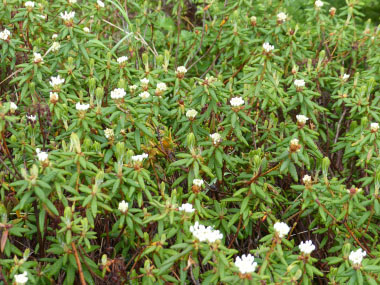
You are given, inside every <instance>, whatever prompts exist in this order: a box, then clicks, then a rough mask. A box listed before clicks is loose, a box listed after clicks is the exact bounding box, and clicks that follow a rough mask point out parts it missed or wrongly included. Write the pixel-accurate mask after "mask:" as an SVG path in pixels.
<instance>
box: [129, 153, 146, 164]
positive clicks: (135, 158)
mask: <svg viewBox="0 0 380 285" xmlns="http://www.w3.org/2000/svg"><path fill="white" fill-rule="evenodd" d="M144 158H148V154H146V153H143V154H138V155H134V156H132V160H133V161H134V162H142V161H143V160H144Z"/></svg>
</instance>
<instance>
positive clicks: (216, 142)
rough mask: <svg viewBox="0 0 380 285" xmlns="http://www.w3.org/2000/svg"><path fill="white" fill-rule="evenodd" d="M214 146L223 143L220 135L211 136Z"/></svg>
mask: <svg viewBox="0 0 380 285" xmlns="http://www.w3.org/2000/svg"><path fill="white" fill-rule="evenodd" d="M210 138H211V139H212V143H213V144H218V143H220V142H221V141H222V136H221V135H220V134H218V133H213V134H211V135H210Z"/></svg>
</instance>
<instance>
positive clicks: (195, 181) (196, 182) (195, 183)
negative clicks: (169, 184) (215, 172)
mask: <svg viewBox="0 0 380 285" xmlns="http://www.w3.org/2000/svg"><path fill="white" fill-rule="evenodd" d="M203 183H204V182H203V179H194V180H193V184H194V185H195V186H198V187H201V186H202V185H203Z"/></svg>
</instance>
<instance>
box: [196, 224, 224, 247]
mask: <svg viewBox="0 0 380 285" xmlns="http://www.w3.org/2000/svg"><path fill="white" fill-rule="evenodd" d="M190 232H191V233H192V234H193V236H194V237H195V238H196V239H198V240H199V241H200V242H204V241H206V242H208V243H214V242H216V241H219V240H221V239H222V238H223V234H222V233H221V232H220V231H219V230H214V229H213V227H210V226H208V227H205V226H204V225H201V224H199V222H195V224H194V226H190Z"/></svg>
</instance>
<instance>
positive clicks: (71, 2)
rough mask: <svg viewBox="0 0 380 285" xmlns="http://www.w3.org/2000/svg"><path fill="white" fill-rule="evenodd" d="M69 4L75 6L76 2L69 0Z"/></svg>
mask: <svg viewBox="0 0 380 285" xmlns="http://www.w3.org/2000/svg"><path fill="white" fill-rule="evenodd" d="M69 3H70V4H75V3H77V0H69Z"/></svg>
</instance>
